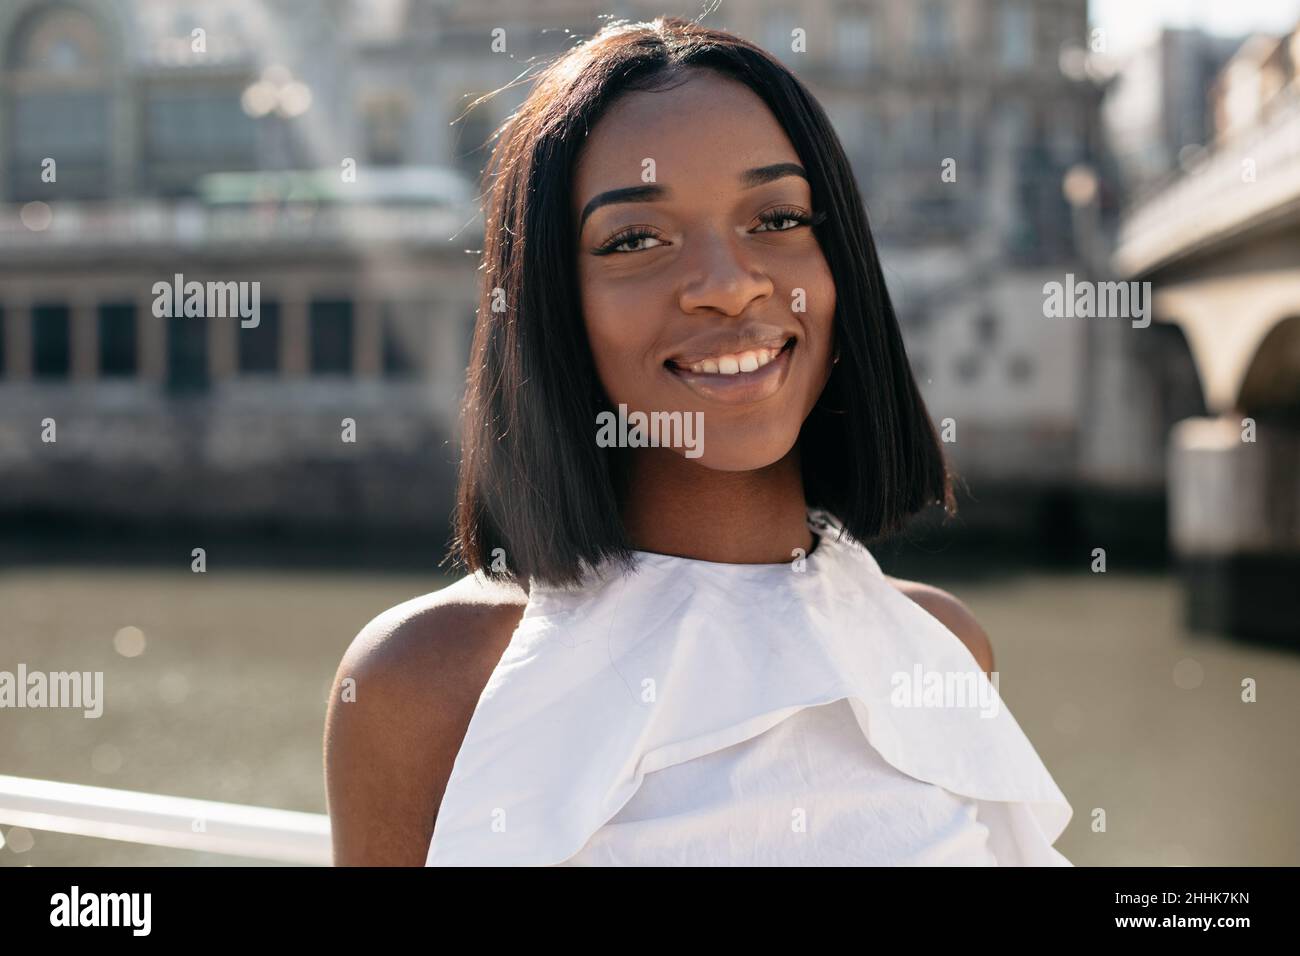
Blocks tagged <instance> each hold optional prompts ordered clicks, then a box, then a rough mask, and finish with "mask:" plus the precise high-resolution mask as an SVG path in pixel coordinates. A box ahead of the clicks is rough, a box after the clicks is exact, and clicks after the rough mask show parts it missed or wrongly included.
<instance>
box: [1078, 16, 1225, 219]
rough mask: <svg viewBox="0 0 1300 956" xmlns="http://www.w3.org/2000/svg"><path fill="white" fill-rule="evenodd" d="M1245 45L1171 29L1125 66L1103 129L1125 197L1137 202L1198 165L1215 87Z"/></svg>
mask: <svg viewBox="0 0 1300 956" xmlns="http://www.w3.org/2000/svg"><path fill="white" fill-rule="evenodd" d="M1241 43H1242V38H1240V37H1223V36H1216V35H1214V34H1210V33H1205V32H1204V31H1202V30H1194V29H1174V28H1166V29H1164V30H1162V31H1161V32H1160V34H1159V36H1158V37H1157V38H1156V39H1155V40H1154V41H1153V42H1152V43H1150V44H1148V45H1147V46H1145V47H1143V48H1141V49H1140V50H1138V51H1137V52H1135V53H1134V54H1133V55H1132V56H1130V57H1129V58H1128V59H1127V61H1126V62H1125V63H1124V64H1123V66H1122V68H1121V69H1120V70H1119V72H1118V73H1117V75H1116V76H1115V79H1114V81H1113V82H1112V83H1111V84H1110V86H1109V88H1108V89H1107V91H1106V98H1105V101H1104V103H1103V104H1102V121H1103V124H1104V126H1105V130H1106V134H1107V137H1108V140H1109V143H1110V145H1111V149H1112V151H1113V153H1114V155H1115V159H1116V161H1117V162H1118V164H1119V168H1120V170H1121V173H1122V176H1123V185H1124V190H1125V192H1126V193H1128V194H1129V195H1132V196H1136V195H1139V194H1141V193H1143V192H1145V191H1146V190H1148V189H1150V188H1151V187H1152V186H1154V185H1157V184H1158V183H1160V182H1161V181H1163V180H1166V179H1168V178H1169V176H1171V175H1173V174H1176V173H1177V172H1178V171H1179V170H1181V169H1182V168H1183V167H1185V166H1187V167H1189V166H1191V165H1192V164H1194V163H1195V162H1196V159H1197V157H1198V155H1199V154H1200V152H1201V151H1202V150H1204V148H1205V146H1206V144H1207V143H1209V141H1210V139H1211V136H1212V119H1211V116H1210V111H1209V96H1210V85H1211V84H1212V83H1213V82H1214V79H1215V77H1216V76H1217V75H1218V74H1219V71H1220V70H1221V69H1223V65H1224V64H1225V63H1226V62H1227V61H1228V58H1229V57H1230V56H1232V54H1233V53H1235V52H1236V51H1237V49H1238V47H1240V46H1241Z"/></svg>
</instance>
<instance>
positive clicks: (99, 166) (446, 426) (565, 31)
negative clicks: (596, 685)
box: [0, 0, 1101, 525]
mask: <svg viewBox="0 0 1300 956" xmlns="http://www.w3.org/2000/svg"><path fill="white" fill-rule="evenodd" d="M697 6H698V5H697ZM664 13H681V14H683V15H686V16H698V15H699V13H700V10H699V9H697V8H696V7H695V6H690V5H687V4H682V5H681V9H674V7H673V5H672V4H669V5H667V6H665V5H664V4H663V3H654V2H646V0H619V2H614V3H607V2H601V3H597V2H592V0H555V2H549V3H547V4H531V3H526V2H522V0H510V2H507V0H479V2H475V3H472V4H470V3H461V2H452V0H328V2H305V0H226V2H216V0H100V2H95V3H91V2H84V0H83V2H75V3H74V2H57V3H56V2H52V0H0V131H2V132H0V143H2V144H3V146H0V250H2V254H0V309H2V310H3V322H4V331H5V334H4V336H3V337H0V338H2V340H3V343H4V344H3V350H4V355H3V361H2V362H0V368H2V369H3V375H2V377H0V395H3V396H4V400H3V409H2V410H0V467H3V468H4V470H5V474H6V481H5V482H4V483H3V485H4V487H3V488H2V489H0V508H6V509H14V508H26V509H28V510H33V509H34V510H37V511H40V510H43V509H44V510H50V511H66V510H69V509H72V510H85V511H92V512H103V513H106V514H125V515H136V516H140V517H144V516H147V515H151V514H152V515H179V514H194V515H198V516H212V515H214V514H218V515H220V516H223V517H226V516H228V517H234V516H245V517H247V516H252V515H262V516H265V517H267V518H270V517H272V516H278V517H279V518H281V519H285V520H297V519H298V518H301V519H303V520H312V521H323V522H336V521H343V522H345V523H347V522H352V521H364V522H366V523H367V524H375V523H379V524H382V523H384V521H388V522H389V523H396V524H401V525H408V524H409V520H408V516H410V515H412V514H418V515H421V516H423V518H428V519H429V520H433V519H434V518H435V517H436V514H435V513H437V512H439V511H440V510H441V511H444V512H445V509H446V508H447V507H448V506H449V498H448V494H447V487H446V483H447V482H449V481H450V477H449V475H450V472H449V470H448V468H447V467H446V466H447V465H448V463H449V462H450V461H451V460H452V458H453V457H454V456H453V455H452V454H451V451H450V446H449V444H448V443H449V442H451V441H452V439H453V436H454V429H455V410H456V404H457V400H458V398H459V394H460V390H461V388H462V387H463V379H464V367H465V359H466V355H467V349H468V336H469V328H470V323H471V321H472V317H473V308H474V281H475V271H474V270H475V265H476V262H475V260H474V257H473V256H472V255H467V254H466V250H473V249H477V248H478V247H479V245H480V242H481V229H482V226H481V221H480V219H479V216H478V212H477V209H476V208H475V203H474V195H473V193H474V188H473V177H474V176H475V175H476V174H477V172H478V170H479V168H480V166H481V163H482V161H483V158H484V155H485V144H486V142H487V141H488V139H489V138H490V136H491V134H492V132H493V130H494V129H495V128H496V127H497V126H498V124H500V123H501V122H502V121H503V120H504V119H505V118H506V117H507V116H508V115H509V113H510V111H511V110H513V108H514V107H515V105H516V104H517V103H518V102H519V101H520V100H522V98H523V96H524V95H525V94H526V92H527V88H526V85H523V84H521V85H519V86H516V87H513V88H510V89H508V90H506V91H505V92H504V93H502V94H501V95H499V96H496V97H494V98H492V99H489V100H487V101H485V102H484V103H482V104H480V105H478V106H477V107H475V108H474V109H467V108H468V107H469V106H470V104H471V103H473V102H474V100H475V99H476V97H478V96H479V95H481V94H484V93H486V92H489V91H492V90H496V89H498V88H500V87H503V86H505V85H507V84H509V83H510V82H511V81H512V80H514V79H515V78H516V77H518V76H519V75H520V74H522V73H524V72H525V71H526V69H527V67H528V65H529V64H531V63H533V62H536V61H537V60H538V59H539V58H545V57H549V56H551V55H553V54H555V53H558V52H559V51H561V50H563V49H565V48H567V47H568V46H570V45H572V43H573V42H574V41H575V39H576V38H577V37H580V36H585V35H589V34H590V33H591V32H593V31H594V30H596V29H598V28H599V26H600V24H601V23H602V22H603V20H602V19H601V18H602V17H609V16H614V17H628V18H633V19H648V18H652V17H653V16H655V15H658V14H664ZM706 22H709V23H712V24H714V25H717V26H721V27H724V28H727V29H731V30H734V31H735V32H738V33H740V34H742V35H744V36H747V37H750V38H751V39H753V40H755V41H756V42H758V43H759V44H760V45H763V46H764V47H765V48H767V49H769V50H771V51H772V52H774V53H776V54H777V55H778V56H781V57H782V58H783V59H784V60H786V62H788V63H789V65H790V66H791V67H792V68H793V69H794V70H795V71H796V72H797V73H798V74H799V75H800V76H801V77H802V78H803V79H804V80H805V81H806V82H807V83H808V84H809V85H810V87H811V88H812V89H813V90H814V91H815V93H816V94H817V96H818V97H819V99H820V100H821V101H822V102H823V104H824V105H825V106H826V108H827V110H828V112H829V114H830V115H831V118H832V121H833V122H834V123H835V125H836V127H837V129H838V131H839V132H840V134H841V137H842V138H843V141H844V144H845V148H846V150H847V152H848V153H849V156H850V158H851V160H852V162H853V164H854V168H855V170H856V172H857V174H858V176H859V178H860V180H861V184H862V188H863V193H864V195H865V197H866V199H867V204H868V209H869V213H870V216H871V220H872V225H873V229H874V230H875V231H876V233H877V236H878V240H879V243H880V246H881V252H882V258H883V260H884V262H885V267H886V274H887V277H888V279H889V281H890V288H891V292H892V294H893V296H894V299H895V303H896V306H897V308H898V310H899V315H900V320H901V321H902V324H903V326H904V335H905V337H906V339H907V343H908V349H909V354H910V355H911V356H912V358H913V362H914V364H915V368H916V371H917V373H918V377H919V379H920V381H921V383H922V387H923V390H924V391H925V394H926V398H927V401H928V402H929V404H930V408H931V411H932V412H933V414H934V416H935V418H936V419H937V420H942V419H945V418H951V419H953V420H954V422H955V425H956V439H957V440H956V442H955V443H954V444H953V445H952V446H951V448H950V454H951V456H952V458H953V460H954V462H955V464H956V465H957V467H958V468H959V470H961V471H962V472H963V473H964V474H965V475H967V476H968V477H969V478H970V479H972V480H975V481H979V482H981V483H982V484H983V485H984V486H985V487H986V488H992V487H994V486H995V485H996V484H997V483H1002V484H1003V485H1004V486H1005V487H1007V488H1011V489H1013V490H1014V492H1015V493H1014V496H1013V498H1014V503H1016V504H1017V505H1019V504H1023V502H1025V501H1027V500H1029V497H1027V495H1026V490H1027V489H1035V488H1036V489H1039V490H1047V491H1051V490H1054V489H1055V490H1059V489H1071V488H1074V487H1075V486H1076V485H1077V484H1078V481H1079V477H1080V474H1081V456H1082V451H1081V449H1082V448H1083V447H1084V445H1085V442H1084V440H1083V431H1084V429H1085V427H1086V423H1085V403H1086V400H1087V395H1088V376H1089V374H1090V371H1089V363H1088V357H1087V352H1088V342H1087V335H1086V328H1085V326H1084V324H1083V323H1078V322H1075V323H1069V322H1055V323H1053V322H1049V321H1047V320H1045V319H1044V317H1043V305H1042V304H1043V293H1042V288H1043V284H1044V283H1045V282H1047V281H1059V280H1061V279H1063V277H1064V276H1065V274H1066V273H1070V272H1075V273H1079V274H1083V273H1084V272H1085V271H1086V268H1087V263H1086V262H1085V259H1084V256H1083V254H1082V252H1081V248H1080V236H1081V232H1080V224H1079V222H1078V221H1077V219H1078V216H1077V210H1076V209H1075V208H1074V207H1071V206H1070V205H1069V204H1068V203H1067V201H1066V199H1065V196H1064V194H1063V190H1062V181H1063V178H1064V176H1065V173H1066V172H1067V171H1068V170H1070V169H1072V168H1085V169H1090V168H1092V167H1094V166H1096V165H1097V164H1098V162H1099V154H1100V152H1101V137H1100V133H1099V125H1098V102H1099V99H1100V95H1101V90H1100V87H1099V86H1098V84H1097V83H1096V82H1095V81H1094V79H1093V78H1092V77H1091V76H1090V74H1089V72H1088V71H1087V70H1086V69H1085V64H1086V59H1087V57H1086V54H1085V49H1086V41H1087V35H1088V34H1087V13H1086V0H1052V2H1030V0H963V2H958V0H923V2H912V0H854V2H844V0H835V2H832V0H809V2H806V3H803V4H801V5H800V6H799V7H798V8H797V9H795V8H792V7H791V6H790V5H789V4H788V3H784V2H755V3H743V4H742V3H724V4H723V5H721V7H720V8H719V9H717V10H716V11H714V12H713V13H712V14H710V15H709V16H708V17H707V18H706ZM494 28H501V29H502V30H504V33H503V34H502V36H503V37H504V39H505V43H506V47H505V49H504V50H499V51H493V50H492V49H491V43H492V31H493V29H494ZM47 159H53V160H54V161H55V163H56V171H57V177H56V178H54V179H53V180H52V181H51V180H50V179H49V177H48V173H47V165H46V160H47ZM350 160H354V161H355V168H356V176H355V181H350V180H348V179H347V178H346V175H345V173H346V171H347V168H348V166H347V164H348V162H349V161H350ZM177 274H180V275H183V276H184V278H185V279H186V280H198V281H204V282H206V281H221V282H226V281H237V282H238V281H243V282H248V281H257V282H259V283H260V289H261V302H262V317H261V323H260V325H259V327H258V328H256V329H250V328H242V327H241V326H240V323H239V322H237V321H235V320H233V319H228V318H226V319H220V318H210V319H196V318H192V317H180V318H172V319H167V320H157V319H154V317H153V315H152V313H151V311H150V308H151V305H152V302H153V300H154V294H153V292H152V289H153V286H154V283H156V282H159V281H169V280H171V279H172V278H173V277H174V276H175V275H177ZM430 409H432V410H433V414H432V415H430V413H429V410H430ZM47 417H49V418H54V419H55V420H56V421H57V422H58V423H59V431H58V441H57V443H56V444H48V443H43V442H41V441H40V435H41V424H40V423H41V421H42V420H43V419H45V418H47ZM349 417H350V418H353V419H355V421H356V423H357V442H356V443H355V444H348V443H344V442H341V441H340V437H339V436H340V430H341V425H340V422H341V421H342V419H344V418H349ZM422 456H423V457H422ZM72 464H77V465H79V466H80V467H76V468H71V467H69V465H72ZM428 469H434V470H435V471H437V473H439V474H442V475H443V476H444V477H443V478H441V479H439V480H438V481H437V482H433V484H434V485H436V486H437V487H433V488H430V487H426V485H427V484H428V482H427V481H426V479H425V478H424V476H425V475H427V474H429V473H430V472H429V471H428ZM239 476H248V478H249V480H246V481H241V480H238V478H239ZM268 476H272V477H268ZM417 479H418V480H417ZM214 481H215V482H218V483H219V486H217V487H210V485H211V483H212V482H214ZM141 489H148V492H147V493H146V494H142V493H141ZM413 509H414V510H413ZM421 509H422V510H421Z"/></svg>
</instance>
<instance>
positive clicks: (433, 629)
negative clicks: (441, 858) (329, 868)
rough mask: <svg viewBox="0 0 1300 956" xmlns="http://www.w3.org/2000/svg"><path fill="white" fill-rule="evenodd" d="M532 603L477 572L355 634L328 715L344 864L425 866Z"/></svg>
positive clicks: (335, 823)
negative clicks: (441, 811)
mask: <svg viewBox="0 0 1300 956" xmlns="http://www.w3.org/2000/svg"><path fill="white" fill-rule="evenodd" d="M526 602H527V594H526V593H525V592H524V591H523V590H522V589H520V588H517V587H510V586H505V585H500V584H493V583H489V582H487V581H485V580H484V579H482V578H479V577H474V576H466V577H464V578H461V579H460V580H459V581H457V582H456V583H454V584H452V585H450V586H449V587H446V588H443V589H442V590H439V591H435V592H432V593H430V594H425V595H422V596H420V597H417V598H414V599H412V600H410V601H405V602H403V603H402V604H398V605H396V606H395V607H392V608H389V609H388V610H386V611H384V612H383V613H381V614H379V615H377V616H376V617H375V618H373V619H372V620H371V621H370V622H369V623H368V624H367V625H366V626H365V627H363V628H362V629H361V631H360V632H359V633H358V634H357V635H356V637H355V638H354V639H353V640H352V643H351V644H350V645H349V647H348V649H347V651H346V652H344V655H343V659H342V661H341V662H340V664H339V668H338V672H337V673H336V675H335V678H334V686H333V689H332V693H331V696H330V702H329V710H328V713H327V716H326V722H325V742H324V750H325V783H326V792H327V797H328V804H329V814H330V824H331V831H332V833H333V842H334V862H335V864H336V865H368V866H384V865H395V866H420V865H423V863H424V862H425V857H426V855H427V851H428V847H429V841H430V839H431V838H432V836H433V824H434V821H435V819H436V816H437V809H438V806H439V804H440V803H441V802H442V795H443V792H444V791H445V789H446V785H447V779H448V777H450V775H451V768H452V764H453V763H454V762H455V759H456V754H457V753H458V752H459V750H460V745H461V743H462V742H463V741H464V738H465V731H466V729H467V728H468V726H469V720H470V717H471V716H472V715H473V713H474V707H475V705H476V704H477V702H478V698H479V695H480V694H481V693H482V690H483V687H484V685H485V684H486V683H487V679H488V677H489V676H491V674H492V670H493V668H495V667H496V664H497V663H498V662H499V661H500V659H501V655H502V653H503V652H504V651H505V648H506V646H507V644H508V643H509V641H510V636H511V635H512V634H513V633H514V630H515V627H516V625H517V624H518V623H519V618H520V616H521V615H522V614H523V609H524V605H525V603H526Z"/></svg>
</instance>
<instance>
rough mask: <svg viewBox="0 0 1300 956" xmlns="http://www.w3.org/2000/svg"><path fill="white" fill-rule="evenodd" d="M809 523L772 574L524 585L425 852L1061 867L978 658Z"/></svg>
mask: <svg viewBox="0 0 1300 956" xmlns="http://www.w3.org/2000/svg"><path fill="white" fill-rule="evenodd" d="M809 518H810V521H809V523H810V526H811V527H812V528H813V529H814V530H815V531H818V532H819V533H820V534H821V537H820V541H819V543H818V544H817V545H816V547H815V548H814V549H813V551H812V553H811V554H809V555H808V556H807V557H806V558H804V559H803V560H802V561H795V562H792V563H791V564H722V563H716V562H709V561H697V560H693V559H689V558H679V557H673V556H670V555H662V554H653V553H650V552H641V551H638V552H636V558H637V567H636V571H635V572H634V573H630V574H617V573H609V574H606V575H603V576H600V577H593V578H590V579H589V583H588V584H587V585H586V586H584V587H582V588H578V589H572V590H569V589H562V588H551V587H545V586H542V585H540V584H538V583H537V582H530V588H529V598H528V603H527V605H526V607H525V609H524V613H523V617H522V618H521V620H520V622H519V626H518V627H517V628H516V630H515V632H514V634H513V635H512V637H511V639H510V643H509V645H508V646H507V648H506V650H505V652H504V653H503V655H502V657H501V660H500V662H499V663H498V664H497V666H496V668H495V669H494V671H493V672H492V675H491V677H490V678H489V679H488V681H487V684H486V686H485V687H484V689H483V692H482V694H481V695H480V697H479V700H478V704H477V706H476V708H475V711H474V714H473V716H472V717H471V719H470V723H469V727H468V729H467V731H466V735H465V739H464V741H463V743H462V744H461V748H460V752H459V753H458V754H457V757H456V760H455V763H454V764H453V767H452V772H451V776H450V778H449V780H448V782H447V788H446V791H445V793H444V795H443V800H442V805H441V807H440V808H439V811H438V815H437V819H436V822H435V826H434V831H433V838H432V841H431V843H430V846H429V852H428V856H427V861H426V862H427V864H428V865H430V866H439V865H442V866H476V865H489V866H496V865H524V866H544V865H565V866H580V865H650V866H655V865H677V866H697V865H704V866H716V865H760V866H761V865H975V866H979V865H1003V866H1006V865H1013V866H1016V865H1019V866H1042V865H1048V866H1054V865H1064V866H1069V865H1070V863H1069V861H1068V860H1067V859H1066V858H1065V857H1064V856H1062V855H1061V854H1060V853H1059V852H1058V851H1057V850H1055V849H1054V848H1053V847H1052V843H1053V842H1055V840H1056V839H1057V837H1059V836H1060V834H1061V832H1062V831H1063V830H1064V829H1065V826H1066V824H1067V823H1068V822H1069V820H1070V817H1071V816H1072V812H1073V811H1072V809H1071V807H1070V804H1069V803H1068V802H1067V801H1066V799H1065V797H1064V796H1063V795H1062V793H1061V791H1060V789H1059V788H1058V787H1057V786H1056V783H1055V782H1054V781H1053V779H1052V777H1051V775H1050V774H1049V773H1048V771H1047V769H1046V767H1044V766H1043V763H1042V761H1041V760H1040V759H1039V757H1038V754H1037V753H1036V752H1035V751H1034V748H1033V746H1032V745H1031V744H1030V742H1029V740H1028V739H1027V738H1026V737H1025V735H1024V733H1023V731H1021V729H1020V726H1019V725H1018V724H1017V723H1016V720H1015V718H1014V717H1013V716H1012V715H1011V713H1010V711H1008V710H1007V708H1006V706H1005V704H1004V703H1003V702H1002V701H1001V699H1000V697H999V696H998V694H997V690H996V688H995V686H994V685H993V683H991V682H990V681H989V680H988V678H987V677H985V676H984V674H983V672H982V671H981V670H980V669H979V665H978V664H977V663H976V661H975V659H974V657H973V656H972V655H971V654H970V652H969V651H968V650H967V649H966V647H965V645H964V644H962V643H961V641H960V640H958V638H957V637H956V636H954V635H953V634H952V633H951V632H949V631H948V629H947V628H945V627H944V626H943V625H942V624H940V623H939V622H938V621H937V620H936V619H935V618H933V617H931V616H930V614H929V613H927V612H926V611H925V610H923V609H922V608H920V607H919V606H917V605H916V604H915V603H914V602H913V601H912V600H911V599H910V598H908V597H907V596H905V595H904V594H902V593H901V592H899V591H898V590H897V589H896V588H894V587H893V586H892V585H891V584H889V583H888V581H886V580H885V577H884V574H883V572H882V571H881V569H880V566H879V565H878V564H877V563H876V561H875V559H874V558H873V557H872V555H871V554H870V552H869V551H868V550H867V549H866V548H865V547H864V546H863V545H861V544H860V543H858V542H856V541H854V540H853V539H851V538H849V537H848V536H847V532H846V533H845V534H844V537H842V538H841V537H839V536H838V535H839V528H838V525H837V524H836V523H834V522H833V519H831V518H830V517H829V516H828V515H826V514H824V513H822V512H812V513H810V516H809ZM945 687H946V688H947V691H946V692H945V690H944V689H945Z"/></svg>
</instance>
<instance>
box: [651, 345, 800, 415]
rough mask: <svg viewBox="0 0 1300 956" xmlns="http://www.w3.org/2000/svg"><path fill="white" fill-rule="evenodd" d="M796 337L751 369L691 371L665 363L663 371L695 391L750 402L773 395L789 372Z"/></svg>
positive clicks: (715, 398)
mask: <svg viewBox="0 0 1300 956" xmlns="http://www.w3.org/2000/svg"><path fill="white" fill-rule="evenodd" d="M798 347H799V341H798V339H795V340H794V341H792V342H790V343H789V344H788V345H787V346H786V347H785V348H783V349H781V354H780V355H778V356H777V357H776V358H774V359H772V361H770V362H768V363H767V364H766V365H764V366H763V367H762V368H759V369H755V370H754V371H752V372H737V373H736V374H734V375H723V374H722V373H721V372H717V373H711V372H691V371H687V370H686V369H680V368H675V367H672V366H669V365H665V366H664V367H663V368H664V371H665V372H667V373H668V374H669V375H672V376H673V377H674V378H676V379H678V380H679V381H681V382H682V383H683V384H684V385H685V386H686V387H687V388H689V389H690V390H691V391H693V392H695V393H696V394H697V395H699V396H701V397H703V398H706V399H708V400H709V401H712V402H719V403H721V404H724V405H750V404H753V403H754V402H761V401H762V400H763V399H765V398H770V397H771V396H772V395H775V394H776V393H777V392H778V391H779V390H780V388H781V386H782V385H784V384H785V380H786V379H787V378H788V377H789V375H790V364H791V362H792V361H793V360H794V351H795V349H797V348H798Z"/></svg>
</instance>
